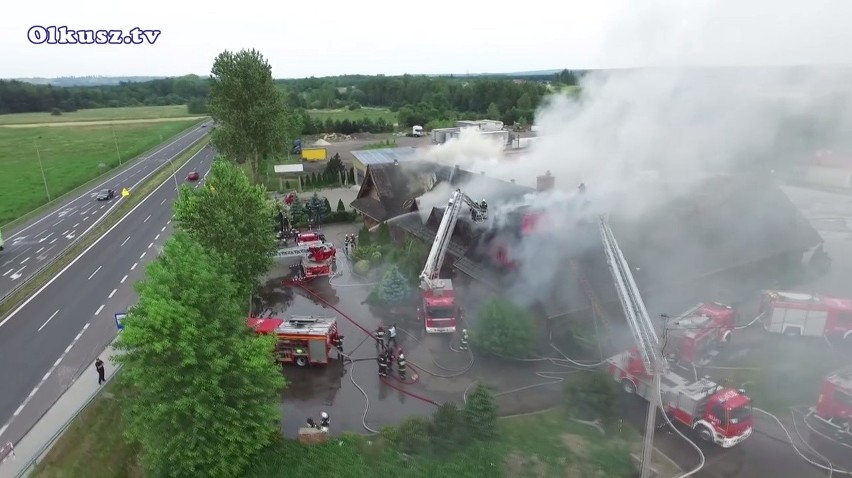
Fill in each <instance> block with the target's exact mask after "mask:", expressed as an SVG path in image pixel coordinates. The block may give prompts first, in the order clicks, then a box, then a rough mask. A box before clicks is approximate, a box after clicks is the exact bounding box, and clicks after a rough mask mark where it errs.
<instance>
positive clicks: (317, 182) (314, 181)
mask: <svg viewBox="0 0 852 478" xmlns="http://www.w3.org/2000/svg"><path fill="white" fill-rule="evenodd" d="M311 184H313V185H314V186H319V185H320V178H319V177H317V173H311Z"/></svg>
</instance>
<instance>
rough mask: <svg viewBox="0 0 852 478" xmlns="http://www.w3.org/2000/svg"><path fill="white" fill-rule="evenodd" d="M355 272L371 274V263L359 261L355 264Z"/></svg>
mask: <svg viewBox="0 0 852 478" xmlns="http://www.w3.org/2000/svg"><path fill="white" fill-rule="evenodd" d="M355 272H357V273H358V274H361V275H364V274H366V273H368V272H370V261H358V262H356V263H355Z"/></svg>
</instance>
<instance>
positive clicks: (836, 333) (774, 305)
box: [758, 290, 852, 340]
mask: <svg viewBox="0 0 852 478" xmlns="http://www.w3.org/2000/svg"><path fill="white" fill-rule="evenodd" d="M758 314H759V315H758V316H759V317H760V318H761V321H762V322H763V327H764V328H765V329H766V330H768V331H769V332H772V333H776V334H784V335H788V336H791V337H798V336H807V337H822V336H826V337H838V338H842V339H844V340H846V339H849V338H850V337H852V300H850V299H839V298H836V297H828V296H824V295H818V294H802V293H798V292H781V291H775V290H765V291H763V293H762V296H761V301H760V311H759V312H758Z"/></svg>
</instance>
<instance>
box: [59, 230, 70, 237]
mask: <svg viewBox="0 0 852 478" xmlns="http://www.w3.org/2000/svg"><path fill="white" fill-rule="evenodd" d="M69 232H71V230H70V229H66V230H65V232H63V233H62V234H60V236H67V235H68V233H69Z"/></svg>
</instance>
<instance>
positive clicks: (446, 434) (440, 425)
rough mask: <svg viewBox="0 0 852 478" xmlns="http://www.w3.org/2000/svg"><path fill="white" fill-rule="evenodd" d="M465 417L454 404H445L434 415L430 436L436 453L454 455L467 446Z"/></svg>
mask: <svg viewBox="0 0 852 478" xmlns="http://www.w3.org/2000/svg"><path fill="white" fill-rule="evenodd" d="M464 420H465V418H464V415H463V414H462V412H461V410H459V409H458V407H457V406H456V404H454V403H445V404H443V405H441V406H440V407H439V408H438V410H436V411H435V413H434V414H432V426H431V428H430V436H431V437H432V446H433V448H434V449H435V451H438V452H442V453H452V452H454V451H456V450H457V449H458V447H459V446H461V445H464V444H466V442H467V439H468V434H467V428H466V427H465V424H464Z"/></svg>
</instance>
